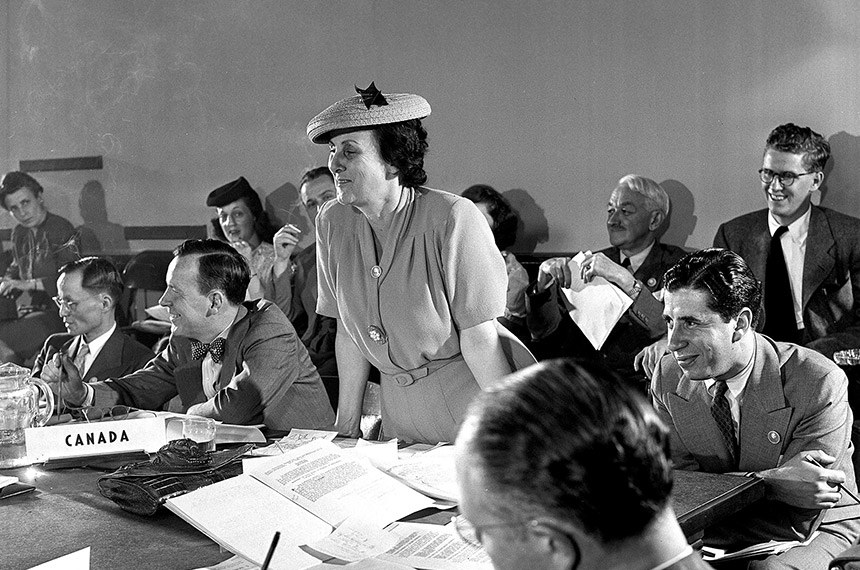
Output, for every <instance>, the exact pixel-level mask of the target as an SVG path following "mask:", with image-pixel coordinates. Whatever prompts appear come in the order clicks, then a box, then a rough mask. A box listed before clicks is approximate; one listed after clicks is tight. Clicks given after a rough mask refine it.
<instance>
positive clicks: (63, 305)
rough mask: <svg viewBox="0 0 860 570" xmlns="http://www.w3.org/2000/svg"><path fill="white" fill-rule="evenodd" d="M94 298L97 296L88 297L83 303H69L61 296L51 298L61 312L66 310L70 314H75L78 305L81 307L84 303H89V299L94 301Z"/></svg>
mask: <svg viewBox="0 0 860 570" xmlns="http://www.w3.org/2000/svg"><path fill="white" fill-rule="evenodd" d="M94 298H95V296H90V297H87V298H86V299H83V300H81V301H68V300H66V299H63V298H62V297H60V296H59V295H54V296H53V297H51V300H52V301H53V302H54V304H55V305H56V306H57V308H58V309H60V310H62V309H66V310H67V311H68V312H70V313H74V312H76V311H77V310H78V305H80V304H81V303H83V302H84V301H87V300H88V299H94Z"/></svg>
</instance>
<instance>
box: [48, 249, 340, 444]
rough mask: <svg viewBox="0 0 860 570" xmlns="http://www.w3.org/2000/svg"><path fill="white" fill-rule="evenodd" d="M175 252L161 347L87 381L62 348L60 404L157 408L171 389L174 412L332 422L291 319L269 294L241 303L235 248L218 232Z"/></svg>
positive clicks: (243, 268)
mask: <svg viewBox="0 0 860 570" xmlns="http://www.w3.org/2000/svg"><path fill="white" fill-rule="evenodd" d="M173 253H174V259H173V261H171V262H170V266H169V267H168V269H167V289H166V290H165V291H164V294H163V295H162V296H161V299H160V300H159V303H160V304H161V305H162V306H164V307H166V308H167V310H168V312H169V313H170V322H171V325H172V327H171V335H170V342H169V344H168V347H167V348H166V349H164V350H163V351H162V352H161V353H160V354H159V355H158V356H156V357H155V358H154V359H152V360H151V361H150V362H149V364H147V365H146V366H145V367H144V368H142V369H141V370H138V371H137V372H134V373H132V374H129V375H127V376H123V377H120V378H115V379H107V380H105V381H103V382H96V383H93V384H84V383H82V382H81V378H80V375H79V373H78V371H77V369H76V368H75V367H74V364H73V363H72V361H71V360H70V359H69V357H68V356H67V355H62V356H61V358H60V359H61V362H62V365H63V370H64V374H63V377H62V391H61V393H62V398H63V400H64V402H65V404H66V405H67V406H70V407H84V406H86V407H91V408H94V409H95V410H98V409H106V408H110V407H111V406H114V405H117V404H119V405H125V406H132V407H135V408H140V409H147V410H158V409H161V408H162V407H163V406H164V405H165V404H166V403H167V402H168V401H170V400H171V398H173V397H174V396H177V395H178V396H179V399H180V401H181V411H183V412H185V413H188V414H194V415H199V416H205V417H210V418H214V419H216V420H221V421H223V422H225V423H231V424H265V425H266V426H267V427H268V428H269V429H272V430H278V431H288V430H290V429H292V428H294V427H299V428H313V429H320V428H327V427H331V426H332V425H333V424H334V413H333V411H332V409H331V405H330V404H329V401H328V398H327V396H326V393H325V389H324V388H323V384H322V382H321V381H320V378H319V375H317V372H316V369H315V368H314V366H313V364H312V363H311V361H310V358H309V357H308V353H307V350H305V348H304V346H303V345H302V343H301V342H300V341H299V339H298V337H297V336H296V332H295V330H294V329H293V327H292V325H290V322H289V321H288V320H287V318H286V317H285V316H284V314H283V313H282V312H281V310H280V309H278V308H277V307H276V306H275V305H273V304H272V303H270V302H268V301H265V300H258V301H248V302H244V299H245V290H246V289H247V287H248V282H249V281H250V270H249V269H248V263H247V262H246V261H245V259H244V258H243V257H242V255H241V254H240V253H238V252H237V251H236V250H235V249H233V248H232V247H231V246H229V245H228V244H225V243H222V242H219V241H216V240H189V241H186V242H185V243H183V244H182V245H180V246H179V247H178V248H176V250H175V251H174V252H173ZM55 391H57V390H55ZM90 417H92V415H90Z"/></svg>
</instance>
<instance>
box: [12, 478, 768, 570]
mask: <svg viewBox="0 0 860 570" xmlns="http://www.w3.org/2000/svg"><path fill="white" fill-rule="evenodd" d="M104 473H105V471H104V470H96V469H91V468H68V469H56V470H54V469H46V468H45V467H44V466H40V465H34V466H31V467H26V468H18V469H5V470H0V475H14V476H17V477H18V478H19V479H20V480H21V481H22V482H25V483H30V484H33V485H35V486H36V488H37V490H36V491H34V492H31V493H27V494H23V495H17V496H13V497H9V498H6V499H3V500H0V567H2V568H4V569H8V570H19V569H20V570H24V569H27V568H30V567H32V566H35V565H37V564H41V563H43V562H46V561H49V560H53V559H55V558H58V557H60V556H63V555H66V554H69V553H71V552H74V551H77V550H80V549H82V548H85V547H87V546H89V547H91V553H90V554H91V566H90V567H91V568H92V569H93V570H101V569H116V568H136V569H141V570H145V569H150V568H151V569H153V570H164V569H176V570H189V569H195V568H201V567H205V566H209V565H215V564H217V563H219V562H221V561H223V560H226V559H227V558H230V557H231V556H232V554H231V553H229V552H226V551H223V550H221V549H220V547H219V546H218V545H217V544H216V543H214V542H212V541H211V540H210V539H209V538H207V537H206V536H205V535H204V534H202V533H201V532H199V531H197V530H196V529H195V528H194V527H192V526H191V525H189V524H188V523H186V522H185V521H183V520H182V519H180V518H179V517H178V516H176V515H174V514H173V513H171V512H170V511H168V510H166V509H161V510H160V511H159V512H157V513H156V514H155V515H154V516H151V517H143V516H139V515H134V514H131V513H127V512H125V511H123V510H121V509H120V508H119V507H118V506H117V505H116V504H115V503H113V502H112V501H110V500H109V499H106V498H104V497H102V496H101V495H100V494H99V491H98V488H97V485H96V481H97V480H98V478H99V477H100V476H101V475H102V474H104ZM763 496H764V484H763V483H762V482H761V481H760V480H759V479H754V478H746V477H736V476H732V475H719V474H712V473H697V472H689V471H676V472H675V489H674V496H673V507H674V509H675V513H676V515H677V517H678V521H679V522H680V525H681V528H682V529H683V531H684V533H685V535H686V536H687V537H688V539H689V540H690V541H691V543H695V542H696V541H698V540H699V539H700V538H701V536H702V532H703V531H704V529H706V528H707V527H708V526H710V525H712V524H714V523H716V522H717V521H719V520H721V519H723V518H724V517H727V516H729V515H731V514H733V513H736V512H738V511H739V510H741V509H743V508H744V507H746V506H748V505H750V504H752V503H753V502H755V501H757V500H759V499H761V498H762V497H763ZM451 514H452V513H451V511H439V510H435V509H431V510H428V511H423V512H420V513H416V514H415V515H413V516H411V517H409V520H413V521H417V522H428V523H435V524H444V523H446V522H448V520H450V518H451ZM619 516H623V513H619Z"/></svg>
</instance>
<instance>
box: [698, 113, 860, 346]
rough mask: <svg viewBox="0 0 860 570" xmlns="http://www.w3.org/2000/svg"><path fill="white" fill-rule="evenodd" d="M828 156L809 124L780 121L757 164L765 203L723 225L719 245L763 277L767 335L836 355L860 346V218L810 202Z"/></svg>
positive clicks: (827, 146) (821, 139) (826, 147)
mask: <svg viewBox="0 0 860 570" xmlns="http://www.w3.org/2000/svg"><path fill="white" fill-rule="evenodd" d="M829 158H830V144H829V143H828V142H827V140H825V139H824V137H822V136H821V135H820V134H818V133H816V132H815V131H813V130H812V129H810V128H809V127H799V126H797V125H795V124H793V123H788V124H785V125H780V126H778V127H776V128H775V129H774V130H773V131H772V132H771V133H770V135H769V136H768V138H767V142H766V144H765V151H764V157H763V158H762V167H761V169H759V176H760V178H761V188H762V192H763V193H764V197H765V201H766V202H767V208H766V209H763V210H758V211H755V212H751V213H749V214H745V215H743V216H739V217H737V218H735V219H733V220H731V221H728V222H726V223H724V224H722V225H721V226H720V228H719V229H718V230H717V235H716V236H715V237H714V246H715V247H723V248H726V249H731V250H732V251H734V252H736V253H738V254H739V255H740V256H741V257H743V258H744V260H745V261H746V262H747V264H748V265H749V266H750V268H751V269H752V271H753V273H754V274H755V275H756V277H758V278H759V279H760V280H761V281H762V282H763V283H764V303H765V305H764V306H765V319H764V330H763V331H762V332H764V334H766V335H767V336H769V337H771V338H772V339H774V340H781V341H785V342H795V343H797V344H801V345H803V346H806V347H808V348H811V349H813V350H817V351H818V352H820V353H822V354H824V355H825V356H827V357H828V358H832V357H833V353H834V352H835V351H837V350H842V349H846V348H856V347H858V346H860V220H858V219H857V218H853V217H851V216H847V215H845V214H841V213H839V212H836V211H834V210H830V209H827V208H822V207H820V206H814V205H812V195H813V194H814V193H815V192H816V191H817V190H820V189H821V186H822V184H823V183H824V167H825V165H826V164H827V161H828V159H829Z"/></svg>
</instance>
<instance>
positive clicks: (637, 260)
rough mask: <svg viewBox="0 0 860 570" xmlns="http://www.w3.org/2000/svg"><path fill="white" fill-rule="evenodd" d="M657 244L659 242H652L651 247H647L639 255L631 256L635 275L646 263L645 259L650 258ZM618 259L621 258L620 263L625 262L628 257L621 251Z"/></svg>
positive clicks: (631, 267) (631, 266) (631, 265)
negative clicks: (649, 255)
mask: <svg viewBox="0 0 860 570" xmlns="http://www.w3.org/2000/svg"><path fill="white" fill-rule="evenodd" d="M655 243H657V242H656V241H652V242H651V245H649V246H648V247H646V248H645V249H643V250H642V251H640V252H639V253H636V254H634V255H631V256H630V269H631V271H632V272H633V273H636V271H637V270H638V269H639V268H640V267H641V266H642V264H643V263H645V258H646V257H648V254H649V253H651V250H652V249H653V248H654V244H655ZM618 257H619V261H621V262H623V261H624V259H625V257H627V256H625V255H624V254H623V253H621V251H620V250H619V252H618Z"/></svg>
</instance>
